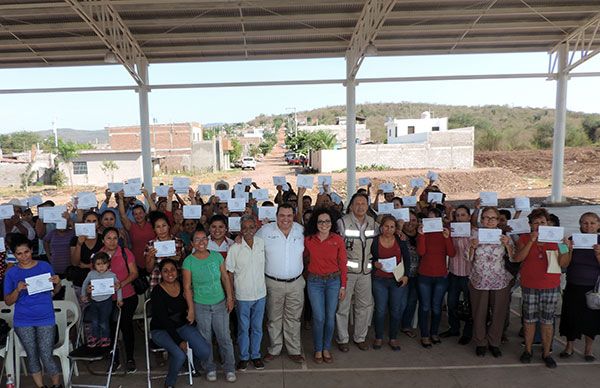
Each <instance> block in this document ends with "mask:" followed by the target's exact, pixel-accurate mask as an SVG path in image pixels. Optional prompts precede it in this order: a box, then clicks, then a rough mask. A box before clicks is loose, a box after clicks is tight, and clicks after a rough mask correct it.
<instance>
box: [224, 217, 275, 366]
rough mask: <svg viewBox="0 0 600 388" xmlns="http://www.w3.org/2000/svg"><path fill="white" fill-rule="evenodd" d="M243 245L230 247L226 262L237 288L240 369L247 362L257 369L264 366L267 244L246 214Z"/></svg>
mask: <svg viewBox="0 0 600 388" xmlns="http://www.w3.org/2000/svg"><path fill="white" fill-rule="evenodd" d="M240 226H241V236H242V242H241V244H233V245H232V246H231V248H230V249H229V254H228V255H227V260H226V261H225V265H226V267H227V272H228V273H229V277H230V278H231V283H232V284H233V286H234V287H233V288H234V291H235V299H236V301H237V303H236V309H235V311H236V313H237V319H238V332H237V336H238V341H237V343H238V346H239V348H240V361H239V362H238V365H237V370H240V371H244V370H246V368H247V366H248V362H249V361H250V360H252V364H253V365H254V368H256V369H264V367H265V366H264V364H263V362H262V359H261V355H260V343H261V341H262V334H263V332H262V322H263V316H264V313H265V303H266V296H267V288H266V285H265V243H264V241H263V240H262V239H261V238H259V237H255V236H254V235H255V234H256V220H255V219H254V217H253V216H250V215H245V216H243V217H242V219H241V220H240Z"/></svg>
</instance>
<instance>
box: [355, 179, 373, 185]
mask: <svg viewBox="0 0 600 388" xmlns="http://www.w3.org/2000/svg"><path fill="white" fill-rule="evenodd" d="M369 183H371V178H358V185H359V186H368V185H369Z"/></svg>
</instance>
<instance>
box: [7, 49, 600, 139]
mask: <svg viewBox="0 0 600 388" xmlns="http://www.w3.org/2000/svg"><path fill="white" fill-rule="evenodd" d="M547 67H548V56H547V55H546V54H545V53H538V54H493V55H452V56H418V57H417V56H414V57H379V58H378V57H369V58H367V59H366V60H365V61H364V63H363V65H362V67H361V70H360V72H359V74H358V77H359V78H361V77H362V78H370V77H402V76H428V75H454V74H496V73H543V72H546V71H547ZM344 72H345V63H344V60H343V59H341V58H340V59H320V60H294V61H291V60H289V61H288V60H285V61H283V60H281V61H248V62H219V63H198V64H178V65H152V66H150V72H149V75H150V83H151V84H162V83H200V82H230V81H258V80H291V79H328V78H336V79H337V78H343V77H344ZM575 72H600V56H598V57H595V58H593V59H591V60H590V61H588V62H586V63H584V64H583V65H581V66H580V67H578V68H577V69H575ZM131 84H133V81H132V80H131V78H130V77H129V75H128V73H127V72H126V71H125V70H124V69H123V68H122V67H120V66H97V67H80V68H74V67H71V68H56V69H19V70H16V69H3V70H0V88H1V89H12V88H39V87H63V86H100V85H131ZM555 88H556V82H554V81H546V80H545V79H514V80H485V81H484V80H473V81H440V82H404V83H378V84H362V85H359V86H358V87H357V90H356V99H357V103H365V102H402V101H411V102H426V103H438V104H453V105H487V104H502V105H504V104H507V105H513V106H531V107H550V108H553V107H554V104H555V90H556V89H555ZM599 90H600V77H593V78H590V77H587V78H572V79H571V80H570V81H569V85H568V102H567V107H568V109H569V110H577V111H584V112H595V113H600V94H599V93H598V91H599ZM345 101H346V97H345V89H344V87H343V86H341V85H321V86H281V87H244V88H220V89H181V90H157V91H153V92H151V93H150V121H151V122H152V120H153V119H154V118H155V119H156V120H157V121H158V122H181V121H198V122H201V123H211V122H237V121H246V120H249V119H251V118H253V117H254V116H256V115H258V114H260V113H265V114H273V113H285V112H286V108H288V107H296V109H297V110H298V111H300V110H304V109H310V108H316V107H322V106H327V105H343V104H345ZM53 120H56V122H57V126H58V127H59V128H77V129H89V130H95V129H102V128H104V127H105V126H109V125H132V124H139V113H138V98H137V94H136V93H135V92H133V91H122V92H85V93H48V94H12V95H6V94H4V95H0V133H6V132H10V131H15V130H42V129H49V128H50V127H51V123H52V121H53Z"/></svg>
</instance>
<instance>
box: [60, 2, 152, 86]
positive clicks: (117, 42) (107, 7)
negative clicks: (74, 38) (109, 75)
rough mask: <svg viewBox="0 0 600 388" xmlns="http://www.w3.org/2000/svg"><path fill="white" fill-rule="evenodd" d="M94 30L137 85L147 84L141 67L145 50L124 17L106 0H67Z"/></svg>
mask: <svg viewBox="0 0 600 388" xmlns="http://www.w3.org/2000/svg"><path fill="white" fill-rule="evenodd" d="M65 2H66V3H67V4H69V5H70V6H71V8H73V10H74V11H75V12H77V14H78V15H79V16H81V18H82V19H83V20H84V21H85V22H86V23H87V24H88V25H89V26H90V27H91V28H92V30H94V32H95V33H96V35H98V37H100V39H101V40H102V42H103V43H104V44H105V45H106V47H108V49H109V50H110V51H111V52H113V53H114V54H115V57H116V58H117V60H118V61H119V62H120V63H121V64H122V65H123V66H125V69H126V70H127V71H128V72H129V74H131V76H132V77H133V79H134V80H135V82H137V84H138V85H140V86H141V85H144V81H143V78H142V77H141V76H140V74H139V69H138V68H137V67H136V66H139V65H140V63H142V61H145V60H146V58H145V56H144V52H143V51H142V49H141V47H140V45H139V44H138V42H137V41H136V40H135V38H134V37H133V34H132V33H131V31H130V30H129V28H128V27H127V25H125V22H124V21H123V19H121V16H120V15H119V14H118V13H117V11H116V10H115V9H114V7H113V6H112V5H111V4H110V1H107V0H65Z"/></svg>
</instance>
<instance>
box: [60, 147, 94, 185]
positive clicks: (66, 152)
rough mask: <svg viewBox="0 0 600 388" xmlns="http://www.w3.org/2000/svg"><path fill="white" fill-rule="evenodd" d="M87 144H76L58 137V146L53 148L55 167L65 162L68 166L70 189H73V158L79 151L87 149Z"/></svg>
mask: <svg viewBox="0 0 600 388" xmlns="http://www.w3.org/2000/svg"><path fill="white" fill-rule="evenodd" d="M90 147H91V146H90V145H89V144H78V143H74V142H72V141H63V140H62V139H58V148H57V149H55V152H56V154H57V157H56V159H55V161H54V162H55V164H56V168H57V169H58V165H59V163H65V164H67V165H68V166H69V168H68V169H67V170H68V171H69V182H70V184H71V190H73V160H75V159H77V157H78V156H79V152H80V151H81V150H83V149H89V148H90Z"/></svg>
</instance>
